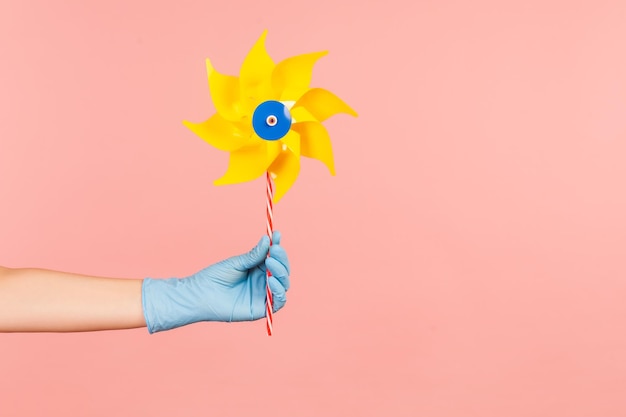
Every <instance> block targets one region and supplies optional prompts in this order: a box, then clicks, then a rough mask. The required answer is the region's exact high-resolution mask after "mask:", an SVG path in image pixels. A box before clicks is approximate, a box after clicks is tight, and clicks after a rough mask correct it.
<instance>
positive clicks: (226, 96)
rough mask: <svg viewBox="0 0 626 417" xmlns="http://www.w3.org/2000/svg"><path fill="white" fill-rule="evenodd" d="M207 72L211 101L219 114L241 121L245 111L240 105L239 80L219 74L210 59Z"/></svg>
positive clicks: (228, 118) (207, 62)
mask: <svg viewBox="0 0 626 417" xmlns="http://www.w3.org/2000/svg"><path fill="white" fill-rule="evenodd" d="M206 71H207V75H208V78H209V90H210V91H211V100H212V101H213V105H214V106H215V109H216V110H217V112H218V113H219V114H220V115H221V116H222V117H223V118H225V119H227V120H239V119H240V118H241V116H242V110H243V109H242V108H241V105H240V104H239V79H238V78H237V77H234V76H232V75H224V74H221V73H219V72H217V71H216V70H215V68H213V65H212V64H211V61H210V60H209V59H207V60H206Z"/></svg>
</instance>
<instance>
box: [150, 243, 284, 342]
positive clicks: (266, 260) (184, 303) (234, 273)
mask: <svg viewBox="0 0 626 417" xmlns="http://www.w3.org/2000/svg"><path fill="white" fill-rule="evenodd" d="M280 241H281V235H280V233H279V232H274V235H273V239H272V243H273V244H272V246H271V247H270V241H269V238H268V237H267V236H263V237H262V238H261V240H260V241H259V243H258V244H257V245H256V246H255V247H254V248H253V249H252V250H251V251H250V252H248V253H245V254H242V255H238V256H233V257H231V258H228V259H225V260H223V261H221V262H218V263H216V264H214V265H211V266H209V267H208V268H205V269H203V270H201V271H199V272H197V273H196V274H193V275H191V276H190V277H187V278H182V279H179V278H170V279H151V278H146V279H145V280H144V282H143V286H142V300H143V309H144V316H145V319H146V324H147V326H148V331H149V332H150V333H154V332H158V331H162V330H170V329H173V328H176V327H180V326H184V325H186V324H190V323H195V322H199V321H225V322H232V321H250V320H257V319H260V318H263V317H265V298H266V297H265V285H266V269H269V270H270V272H271V273H272V276H271V277H270V278H269V287H270V290H271V292H272V299H273V311H274V312H276V311H278V310H280V309H281V308H282V307H283V306H284V305H285V302H286V301H287V298H286V294H285V293H286V291H287V290H288V289H289V274H290V267H289V259H288V257H287V253H286V252H285V250H284V248H283V247H282V246H281V245H280ZM268 250H269V255H270V256H269V257H267V253H268Z"/></svg>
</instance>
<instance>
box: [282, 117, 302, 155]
mask: <svg viewBox="0 0 626 417" xmlns="http://www.w3.org/2000/svg"><path fill="white" fill-rule="evenodd" d="M293 126H294V125H291V129H292V130H290V131H289V132H288V133H287V134H286V135H285V137H284V138H282V139H281V141H282V143H283V144H285V145H286V146H287V148H288V149H289V150H290V151H291V152H293V154H294V155H295V156H297V157H300V135H299V134H298V132H297V131H295V130H293Z"/></svg>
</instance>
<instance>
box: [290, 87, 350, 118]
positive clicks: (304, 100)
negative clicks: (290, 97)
mask: <svg viewBox="0 0 626 417" xmlns="http://www.w3.org/2000/svg"><path fill="white" fill-rule="evenodd" d="M299 107H304V108H305V109H306V110H307V111H308V112H309V113H310V114H311V115H313V117H315V119H317V121H319V122H323V121H324V120H326V119H328V118H329V117H331V116H334V115H335V114H338V113H346V114H350V115H352V116H356V115H357V114H356V112H355V111H354V110H352V108H351V107H350V106H348V105H347V104H346V103H345V102H344V101H343V100H342V99H340V98H339V97H337V96H336V95H334V94H333V93H331V92H330V91H328V90H324V89H323V88H312V89H310V90H309V91H307V92H306V93H304V95H303V96H302V97H300V98H299V99H298V101H296V104H294V105H293V109H294V110H296V109H297V108H299ZM296 120H297V119H296Z"/></svg>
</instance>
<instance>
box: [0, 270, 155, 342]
mask: <svg viewBox="0 0 626 417" xmlns="http://www.w3.org/2000/svg"><path fill="white" fill-rule="evenodd" d="M141 285H142V280H140V279H119V278H101V277H93V276H86V275H78V274H70V273H65V272H58V271H48V270H43V269H8V268H2V267H0V332H80V331H92V330H113V329H130V328H136V327H143V326H145V325H146V323H145V320H144V315H143V309H142V300H141Z"/></svg>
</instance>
